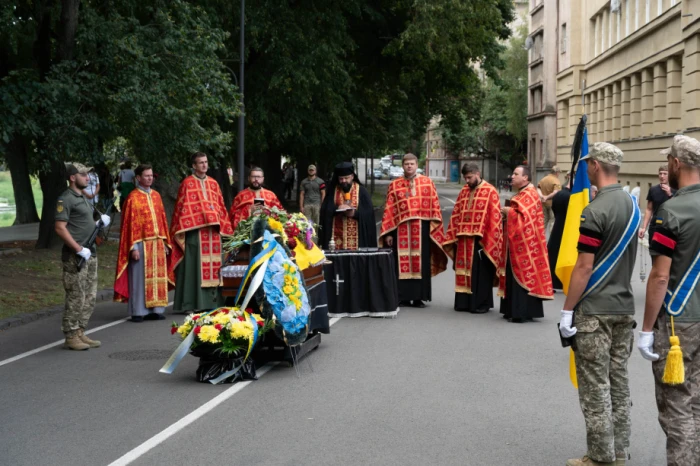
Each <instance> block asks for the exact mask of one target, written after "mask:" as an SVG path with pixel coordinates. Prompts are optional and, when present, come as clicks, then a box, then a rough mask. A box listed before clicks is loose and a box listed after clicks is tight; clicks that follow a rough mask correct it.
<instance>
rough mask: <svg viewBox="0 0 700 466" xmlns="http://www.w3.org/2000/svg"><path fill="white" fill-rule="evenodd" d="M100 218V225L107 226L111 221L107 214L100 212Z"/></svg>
mask: <svg viewBox="0 0 700 466" xmlns="http://www.w3.org/2000/svg"><path fill="white" fill-rule="evenodd" d="M100 220H102V226H103V227H108V226H109V224H110V222H111V221H112V219H111V218H109V215H104V214H102V215H101V216H100Z"/></svg>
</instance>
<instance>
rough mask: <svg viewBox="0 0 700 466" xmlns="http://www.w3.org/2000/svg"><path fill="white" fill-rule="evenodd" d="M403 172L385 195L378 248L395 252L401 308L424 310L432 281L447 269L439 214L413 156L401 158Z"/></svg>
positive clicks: (432, 192)
mask: <svg viewBox="0 0 700 466" xmlns="http://www.w3.org/2000/svg"><path fill="white" fill-rule="evenodd" d="M403 170H404V176H402V177H401V178H399V179H396V180H394V181H392V182H391V184H390V185H389V189H388V191H387V194H386V205H385V207H384V217H383V218H382V230H381V232H380V233H379V246H380V247H384V246H387V247H390V248H392V249H394V251H395V252H396V258H397V268H398V270H397V273H398V276H399V300H400V301H401V304H403V305H404V306H407V305H412V306H414V307H425V304H424V303H423V301H430V300H431V299H432V289H431V283H430V281H431V277H434V276H435V275H437V274H439V273H440V272H443V271H444V270H445V269H446V268H447V256H446V255H445V251H443V249H442V243H444V241H445V233H444V231H443V226H442V211H441V210H440V201H439V199H438V194H437V190H436V189H435V185H434V184H433V182H432V180H431V179H430V178H428V177H427V176H423V175H419V174H417V170H418V158H417V157H416V156H415V155H413V154H406V155H405V156H404V158H403Z"/></svg>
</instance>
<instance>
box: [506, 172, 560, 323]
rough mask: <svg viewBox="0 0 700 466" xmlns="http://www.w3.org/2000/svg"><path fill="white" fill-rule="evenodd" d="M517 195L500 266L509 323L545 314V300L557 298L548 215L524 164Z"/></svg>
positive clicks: (510, 210)
mask: <svg viewBox="0 0 700 466" xmlns="http://www.w3.org/2000/svg"><path fill="white" fill-rule="evenodd" d="M513 188H514V189H516V191H517V194H515V195H514V196H513V197H512V198H511V200H510V206H509V207H504V208H503V209H502V212H503V214H504V216H505V217H506V225H505V235H504V236H505V246H504V249H503V254H501V260H500V264H499V268H498V275H499V287H498V293H499V295H500V296H501V297H502V299H501V314H503V318H504V319H508V321H509V322H524V321H526V320H532V319H533V318H536V317H544V311H543V309H542V300H545V299H553V297H554V290H553V289H552V276H551V274H550V271H549V259H548V255H547V242H546V240H545V235H544V214H543V213H542V202H540V196H539V194H538V192H537V189H535V187H534V186H533V185H532V182H531V174H530V169H529V168H528V167H526V166H523V165H520V166H518V167H516V168H515V170H513Z"/></svg>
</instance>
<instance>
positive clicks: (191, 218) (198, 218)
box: [168, 175, 233, 288]
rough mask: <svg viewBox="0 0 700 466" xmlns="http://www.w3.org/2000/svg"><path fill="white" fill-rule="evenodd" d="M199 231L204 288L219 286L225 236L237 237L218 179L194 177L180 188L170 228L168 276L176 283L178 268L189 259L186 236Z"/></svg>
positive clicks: (201, 275)
mask: <svg viewBox="0 0 700 466" xmlns="http://www.w3.org/2000/svg"><path fill="white" fill-rule="evenodd" d="M191 230H199V248H200V250H199V261H200V264H199V266H200V267H199V270H200V278H201V286H202V287H203V288H206V287H215V286H219V269H220V268H221V235H228V236H231V235H233V229H232V228H231V222H230V221H229V218H228V213H227V212H226V206H225V205H224V198H223V196H222V195H221V189H219V183H217V182H216V180H215V179H214V178H211V177H208V176H207V177H206V178H198V177H196V176H194V175H190V176H188V177H187V178H185V179H184V180H183V182H182V184H180V190H179V191H178V193H177V201H176V202H175V211H174V212H173V219H172V222H171V226H170V235H171V236H172V238H173V253H172V257H171V260H170V268H169V271H168V275H169V277H170V280H171V281H172V282H173V283H174V282H175V268H176V267H177V266H178V265H179V264H180V262H182V259H183V258H184V255H185V233H187V232H188V231H191Z"/></svg>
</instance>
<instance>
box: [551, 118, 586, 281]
mask: <svg viewBox="0 0 700 466" xmlns="http://www.w3.org/2000/svg"><path fill="white" fill-rule="evenodd" d="M586 155H588V131H587V130H586V129H585V128H584V130H583V141H582V142H581V158H583V157H585V156H586ZM590 193H591V181H590V180H589V179H588V171H587V166H586V161H585V160H580V159H579V162H578V167H576V174H575V176H574V186H573V187H572V188H571V196H570V197H569V208H568V209H567V211H566V222H565V223H564V233H563V234H562V237H561V245H560V246H559V256H557V267H556V272H555V273H556V274H557V277H559V280H561V283H562V285H563V287H564V294H569V281H570V280H571V273H572V272H573V271H574V265H576V259H578V250H577V249H576V246H577V245H578V230H579V227H580V226H581V221H585V219H583V217H582V214H583V209H584V208H585V207H586V206H587V205H588V203H589V202H590V199H591V198H590Z"/></svg>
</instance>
